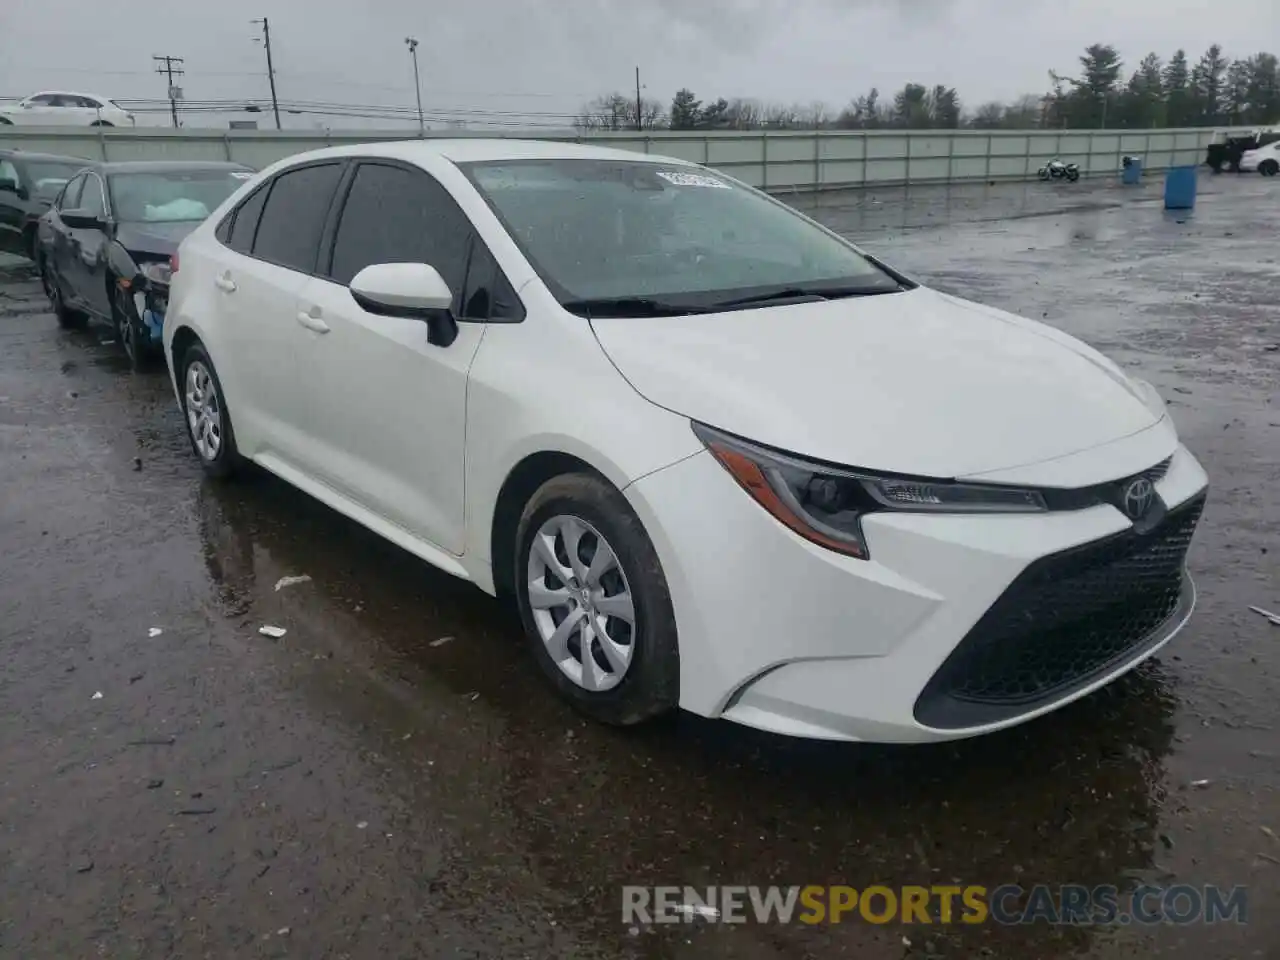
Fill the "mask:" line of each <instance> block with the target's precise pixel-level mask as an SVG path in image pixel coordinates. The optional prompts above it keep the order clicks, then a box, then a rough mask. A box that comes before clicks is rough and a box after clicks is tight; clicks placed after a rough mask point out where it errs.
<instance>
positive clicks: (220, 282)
mask: <svg viewBox="0 0 1280 960" xmlns="http://www.w3.org/2000/svg"><path fill="white" fill-rule="evenodd" d="M213 285H214V286H215V287H217V288H218V289H219V290H221V291H223V292H224V293H235V292H236V282H235V281H234V280H232V279H231V275H230V274H223V275H222V276H220V277H214V278H213Z"/></svg>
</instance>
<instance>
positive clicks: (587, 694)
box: [515, 473, 680, 726]
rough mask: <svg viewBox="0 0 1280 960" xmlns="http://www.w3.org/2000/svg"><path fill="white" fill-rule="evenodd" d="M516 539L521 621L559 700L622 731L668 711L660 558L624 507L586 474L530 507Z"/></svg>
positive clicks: (669, 659) (669, 645) (675, 670)
mask: <svg viewBox="0 0 1280 960" xmlns="http://www.w3.org/2000/svg"><path fill="white" fill-rule="evenodd" d="M516 536H517V540H516V544H517V549H516V551H515V554H516V560H515V562H516V569H515V583H516V599H517V603H518V605H519V608H520V617H521V620H522V621H523V623H524V628H525V632H526V634H527V635H528V638H529V643H530V645H531V647H532V649H533V655H534V658H535V659H536V660H537V661H538V665H539V666H540V667H541V668H542V671H543V673H544V674H546V676H547V678H548V679H549V680H550V681H551V683H552V685H553V686H555V688H556V689H557V690H558V691H559V692H560V694H561V696H563V697H564V698H565V699H566V700H568V701H569V702H570V703H571V704H573V705H574V706H575V707H576V708H577V709H579V710H581V711H582V712H583V713H585V714H587V715H588V716H591V717H593V718H595V719H597V720H600V721H603V722H604V723H610V724H615V725H619V726H626V725H631V724H635V723H640V722H641V721H643V720H648V719H650V718H652V717H656V716H658V715H660V714H663V713H666V712H668V711H670V710H673V709H674V708H675V707H676V705H677V703H678V702H679V697H680V650H679V644H678V641H677V636H676V622H675V613H674V611H673V610H672V606H671V595H670V593H669V591H668V589H667V581H666V577H665V576H664V574H663V572H662V565H661V563H660V562H659V561H658V555H657V552H656V551H655V550H654V548H653V543H652V542H651V541H650V540H649V536H648V534H646V533H645V530H644V527H643V525H642V524H641V523H640V518H639V517H637V516H636V514H635V512H634V511H633V510H632V509H631V506H630V504H628V503H627V501H626V498H625V497H623V496H622V494H621V493H619V492H618V491H617V489H615V488H614V487H613V486H611V485H610V484H608V483H607V482H606V481H605V480H603V479H601V478H600V477H597V476H594V475H591V474H585V473H575V474H566V475H564V476H560V477H556V478H554V479H552V480H549V481H547V482H546V483H545V484H543V485H542V487H541V488H540V489H539V490H538V491H537V492H536V493H535V494H534V495H533V497H532V498H531V499H530V500H529V502H528V504H526V506H525V508H524V513H523V515H522V516H521V518H520V524H519V528H518V531H517V534H516Z"/></svg>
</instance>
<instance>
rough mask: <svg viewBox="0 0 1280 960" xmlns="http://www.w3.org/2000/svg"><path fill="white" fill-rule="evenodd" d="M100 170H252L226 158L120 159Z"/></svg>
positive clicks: (113, 171)
mask: <svg viewBox="0 0 1280 960" xmlns="http://www.w3.org/2000/svg"><path fill="white" fill-rule="evenodd" d="M97 168H98V171H99V172H100V173H104V174H112V173H182V172H184V171H192V172H193V171H196V170H246V171H247V170H251V169H252V168H251V167H246V166H245V165H244V164H243V163H231V162H229V161H226V160H118V161H116V162H114V163H100V164H98V165H97Z"/></svg>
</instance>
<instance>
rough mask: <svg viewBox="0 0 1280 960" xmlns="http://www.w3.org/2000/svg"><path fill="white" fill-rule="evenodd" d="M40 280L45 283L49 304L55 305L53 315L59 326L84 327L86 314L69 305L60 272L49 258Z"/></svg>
mask: <svg viewBox="0 0 1280 960" xmlns="http://www.w3.org/2000/svg"><path fill="white" fill-rule="evenodd" d="M40 280H41V282H42V283H43V284H44V292H45V294H46V295H47V296H48V297H49V305H50V306H52V307H53V315H54V317H55V318H57V321H58V326H60V327H61V328H62V329H63V330H78V329H79V328H80V327H83V326H84V324H85V315H84V314H83V313H81V312H80V311H78V310H72V309H71V308H70V307H68V306H67V302H66V300H65V299H64V298H63V295H62V282H61V281H60V280H59V279H58V272H57V271H56V270H54V269H53V267H52V266H51V265H50V263H49V261H48V260H45V261H44V266H43V269H41V271H40Z"/></svg>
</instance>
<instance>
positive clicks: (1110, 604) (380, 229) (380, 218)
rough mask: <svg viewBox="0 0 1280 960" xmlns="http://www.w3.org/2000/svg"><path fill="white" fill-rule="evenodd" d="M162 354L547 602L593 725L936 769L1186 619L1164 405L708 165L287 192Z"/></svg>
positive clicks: (428, 170) (194, 412) (197, 290)
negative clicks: (966, 744) (902, 754)
mask: <svg viewBox="0 0 1280 960" xmlns="http://www.w3.org/2000/svg"><path fill="white" fill-rule="evenodd" d="M173 268H174V284H173V288H172V295H171V300H170V304H169V313H168V315H167V317H166V321H165V328H164V345H165V354H166V357H167V360H168V363H169V366H170V372H171V376H172V379H173V384H174V388H175V391H176V395H177V399H178V402H179V403H180V405H181V408H182V412H183V416H184V419H185V422H186V424H187V425H188V429H189V432H190V439H191V443H192V447H193V449H194V451H195V452H196V454H197V455H198V456H199V457H200V459H201V461H202V462H203V465H204V468H205V470H206V471H207V472H208V473H210V474H212V475H215V476H224V475H227V474H229V473H230V472H231V471H232V470H233V469H234V468H235V467H236V465H237V464H238V463H239V462H240V461H241V460H242V459H248V460H252V461H254V462H256V463H257V464H259V465H261V466H262V467H265V468H266V469H267V470H269V471H271V472H272V473H275V474H277V475H279V476H280V477H282V478H283V479H284V480H286V481H287V482H289V483H291V484H293V485H295V486H296V487H298V488H299V489H301V490H302V491H304V492H306V493H308V494H310V495H312V496H313V497H315V498H317V499H319V500H321V501H323V502H324V503H327V504H329V505H330V506H332V507H333V508H335V509H336V510H338V511H340V512H341V513H344V514H346V515H347V516H349V517H352V518H354V519H355V520H357V521H358V522H360V523H362V524H364V525H365V526H367V527H368V528H370V529H371V530H373V531H375V532H377V533H379V534H381V535H382V536H385V537H386V538H388V539H389V540H392V541H393V542H395V543H397V544H399V545H400V546H402V547H404V548H405V549H406V550H408V551H409V552H411V553H413V554H416V555H417V556H419V557H421V558H423V559H425V560H427V561H428V562H429V563H432V564H434V565H436V566H437V567H440V568H441V569H443V570H446V571H448V572H450V573H452V574H455V575H457V576H459V577H462V578H466V579H469V580H471V581H472V582H474V583H475V584H476V585H477V586H478V587H480V588H481V589H482V590H485V591H487V592H490V593H496V594H500V595H505V596H508V597H511V598H513V599H514V601H515V603H516V604H517V605H518V607H519V610H520V613H521V616H522V617H523V622H524V626H525V629H526V631H527V634H528V638H529V642H530V645H531V648H532V651H533V654H534V656H535V658H536V660H537V662H538V663H539V664H540V666H541V668H542V670H543V671H544V672H545V673H546V675H547V676H548V677H549V678H550V680H551V681H552V683H553V684H555V686H556V687H557V688H558V689H559V691H560V692H561V693H562V694H563V695H564V696H565V697H567V698H568V699H569V700H571V701H572V702H573V703H574V704H576V705H577V706H578V707H579V708H581V709H582V710H584V711H585V712H587V713H589V714H591V715H593V716H595V717H597V718H600V719H603V720H606V721H610V722H615V723H632V722H636V721H639V720H643V719H645V718H647V717H651V716H654V715H656V714H659V713H662V712H664V711H668V710H670V709H672V708H674V707H676V706H677V705H678V706H681V707H684V708H686V709H688V710H691V711H693V712H695V713H698V714H702V715H705V716H710V717H726V718H728V719H731V720H735V721H738V722H740V723H744V724H747V725H750V726H754V727H760V728H764V729H768V730H773V731H779V732H782V733H787V734H796V735H803V736H810V737H825V738H833V739H865V740H880V741H925V740H939V739H947V738H955V737H963V736H971V735H974V734H979V733H984V732H986V731H990V730H995V729H998V728H1001V727H1007V726H1010V725H1012V724H1015V723H1018V722H1020V721H1024V720H1027V719H1029V718H1031V717H1034V716H1037V715H1039V714H1043V713H1045V712H1047V711H1049V710H1052V709H1054V708H1056V707H1060V706H1062V705H1063V704H1065V703H1067V702H1069V701H1072V700H1075V699H1077V698H1079V697H1081V696H1084V695H1085V694H1087V693H1089V692H1090V691H1091V690H1094V689H1096V688H1098V687H1100V686H1102V685H1103V684H1106V683H1108V682H1109V681H1111V680H1114V679H1115V678H1116V677H1118V676H1119V675H1120V674H1123V673H1124V672H1125V671H1127V670H1129V669H1130V668H1132V667H1133V666H1135V665H1136V664H1137V663H1139V662H1140V661H1142V660H1144V659H1146V658H1147V657H1149V656H1151V654H1153V653H1154V652H1155V651H1156V650H1157V649H1159V648H1160V647H1161V646H1162V645H1163V644H1164V643H1165V642H1166V641H1168V640H1169V639H1170V638H1171V637H1172V636H1173V635H1174V634H1175V633H1176V632H1177V631H1178V629H1179V628H1180V627H1181V626H1182V625H1183V623H1184V622H1185V621H1186V619H1187V617H1188V616H1189V615H1190V612H1191V608H1192V605H1193V602H1194V589H1193V587H1192V585H1191V582H1190V580H1189V579H1188V578H1187V576H1186V573H1185V570H1184V561H1185V556H1186V552H1187V546H1188V543H1189V542H1190V540H1191V537H1192V533H1193V531H1194V530H1195V527H1196V524H1197V521H1198V520H1199V517H1200V512H1201V509H1202V506H1203V504H1204V499H1205V492H1206V484H1207V480H1206V476H1205V473H1204V471H1203V470H1202V469H1201V467H1200V465H1199V463H1197V462H1196V459H1195V458H1194V457H1193V456H1192V455H1191V453H1189V452H1188V451H1187V449H1186V448H1185V447H1183V446H1181V445H1180V444H1179V442H1178V438H1177V435H1176V433H1175V430H1174V426H1173V424H1172V422H1171V421H1170V418H1169V416H1168V413H1167V412H1166V410H1165V406H1164V403H1163V402H1162V400H1161V399H1160V397H1159V395H1158V394H1157V393H1156V391H1155V389H1154V388H1153V387H1152V386H1151V385H1150V384H1148V383H1145V382H1143V381H1141V380H1135V379H1132V378H1130V377H1128V376H1126V375H1125V374H1124V373H1123V372H1122V371H1121V370H1120V369H1118V368H1117V367H1116V366H1115V365H1114V364H1113V363H1111V362H1110V361H1108V360H1106V359H1105V358H1103V357H1102V356H1101V355H1099V354H1098V353H1096V352H1095V351H1093V350H1091V349H1090V348H1089V347H1087V346H1085V345H1084V344H1082V343H1079V342H1077V341H1075V340H1073V339H1072V338H1071V337H1069V336H1066V335H1065V334H1062V333H1059V332H1058V331H1056V330H1053V329H1051V328H1049V327H1046V326H1042V325H1040V324H1038V323H1033V322H1031V321H1029V320H1023V319H1021V318H1019V317H1015V316H1011V315H1009V314H1006V313H1002V312H1000V311H998V310H994V309H990V308H987V307H983V306H979V305H978V304H975V303H969V302H966V301H964V300H960V299H957V298H955V297H951V296H946V295H944V294H941V293H938V292H935V291H933V290H930V289H927V288H926V287H924V286H922V285H920V284H918V283H916V282H914V281H912V280H910V279H908V278H907V277H905V276H903V275H902V274H900V273H899V272H897V271H896V270H893V269H891V268H889V267H887V266H885V265H882V264H881V263H880V262H878V261H877V260H875V259H873V258H871V257H869V256H867V255H866V254H864V253H862V252H861V251H859V250H858V249H857V248H856V247H854V246H853V245H851V244H849V243H848V242H846V241H845V240H843V239H841V238H840V237H838V236H837V235H835V234H833V233H831V232H830V231H828V230H826V229H825V228H823V227H821V226H819V225H818V224H816V223H814V222H813V221H811V220H809V219H807V218H806V217H803V216H801V215H800V214H798V213H796V212H794V211H793V210H791V209H790V208H788V207H786V206H785V205H783V204H781V203H779V202H778V201H776V200H774V199H772V198H770V197H768V196H766V195H764V194H762V193H760V192H757V191H755V190H753V189H751V188H749V187H747V186H745V185H743V184H742V183H740V182H738V181H736V180H734V179H731V178H729V177H726V176H723V175H721V174H719V173H716V172H713V171H711V170H708V169H705V168H703V167H699V166H696V165H693V164H689V163H685V162H682V161H679V160H670V159H664V158H660V157H653V156H643V155H636V154H631V153H624V152H618V151H613V150H605V149H597V148H594V147H585V146H576V145H571V144H556V143H529V142H520V141H515V140H496V141H486V140H480V139H473V140H459V141H453V142H451V141H446V140H439V141H408V142H403V143H392V144H362V145H357V146H348V147H339V148H332V149H327V150H321V151H316V152H312V153H308V154H303V155H300V156H295V157H292V158H290V159H288V160H284V161H281V162H279V163H276V164H275V165H273V166H271V167H269V168H268V169H266V170H264V171H263V172H262V173H260V174H259V175H257V176H256V177H255V178H254V179H253V180H252V181H250V182H249V183H247V184H246V186H245V187H243V188H242V189H241V190H239V191H237V193H236V194H234V195H233V196H232V198H231V199H230V200H228V201H227V202H226V203H225V204H223V205H222V206H221V207H220V208H219V209H218V210H217V211H215V212H214V213H213V215H212V216H211V217H210V219H209V220H207V221H206V222H205V223H204V224H203V225H202V226H200V227H199V228H198V229H196V230H195V231H194V232H193V233H192V234H191V235H190V236H189V237H188V238H187V239H185V240H184V241H183V242H182V244H181V246H180V248H179V252H178V257H177V262H176V263H175V264H173Z"/></svg>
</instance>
